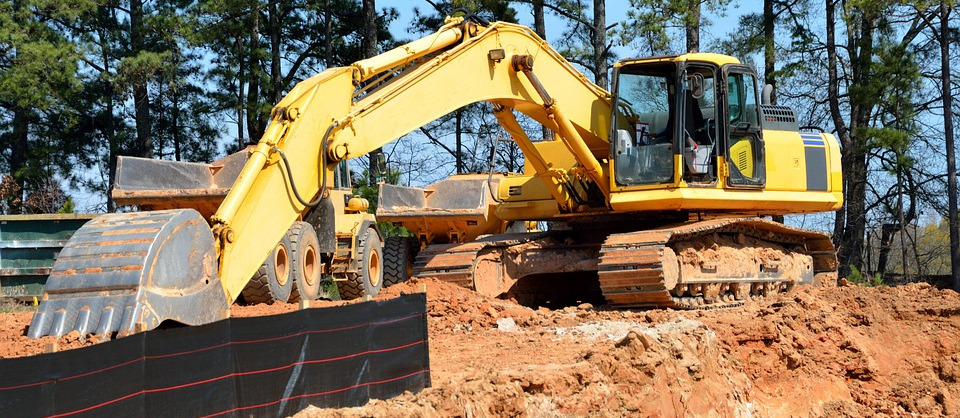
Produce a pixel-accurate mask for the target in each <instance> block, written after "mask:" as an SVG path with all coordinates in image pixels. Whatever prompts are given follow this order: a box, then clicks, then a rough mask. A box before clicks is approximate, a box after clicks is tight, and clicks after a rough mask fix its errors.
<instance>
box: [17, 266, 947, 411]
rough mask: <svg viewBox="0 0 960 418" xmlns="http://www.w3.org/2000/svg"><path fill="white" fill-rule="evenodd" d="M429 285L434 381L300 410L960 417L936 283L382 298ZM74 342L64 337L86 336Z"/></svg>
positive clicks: (20, 327) (270, 309)
mask: <svg viewBox="0 0 960 418" xmlns="http://www.w3.org/2000/svg"><path fill="white" fill-rule="evenodd" d="M423 289H426V291H427V305H428V311H429V317H428V326H429V333H430V355H431V377H432V381H433V387H431V388H428V389H426V390H424V391H423V392H421V393H419V394H416V395H413V394H405V395H402V396H399V397H397V398H394V399H389V400H374V401H372V402H370V403H369V404H367V405H365V406H363V407H360V408H344V409H332V410H320V409H316V408H310V409H307V410H304V411H302V412H301V413H300V414H299V416H307V417H368V416H372V417H394V416H409V417H421V416H429V417H433V416H464V417H468V416H469V417H493V416H582V415H590V416H678V415H695V416H760V417H765V416H821V417H835V416H864V415H895V416H903V415H915V416H958V415H960V339H958V337H957V336H958V335H960V295H958V294H957V293H956V292H953V291H949V290H938V289H936V288H933V287H931V286H929V285H924V284H909V285H904V286H897V287H879V288H868V287H859V286H846V287H838V288H809V287H804V288H801V289H798V290H796V291H793V292H791V293H788V294H782V295H778V296H777V297H775V298H772V299H770V300H761V301H750V302H747V303H746V304H745V305H744V306H741V307H737V308H732V309H720V310H709V311H697V312H681V311H670V310H655V311H619V310H606V309H605V308H604V307H602V306H601V307H593V306H591V305H589V304H583V305H580V306H575V307H567V308H564V309H557V310H549V309H544V308H541V309H530V308H527V307H524V306H520V305H518V304H516V303H514V302H513V301H510V300H499V299H490V298H485V297H482V296H479V295H477V294H476V293H474V292H472V291H469V290H467V289H464V288H461V287H459V286H456V285H452V284H448V283H444V282H440V281H437V280H433V279H424V280H412V281H410V282H407V283H403V284H400V285H397V286H394V287H392V288H389V289H386V290H384V292H383V293H382V294H381V295H380V296H378V299H387V298H392V297H396V296H398V295H400V294H402V293H415V292H420V291H422V290H423ZM344 303H349V302H314V303H312V304H311V306H334V305H340V304H344ZM297 308H298V306H297V305H296V304H274V305H258V306H250V307H242V306H238V307H235V308H234V310H233V312H232V315H233V316H237V317H239V316H253V315H268V314H276V313H283V312H288V311H291V310H294V309H297ZM0 319H2V321H0V357H11V356H18V355H29V354H37V353H40V352H42V351H43V348H44V345H45V343H46V341H47V340H40V341H33V340H29V339H27V338H26V337H25V332H26V327H27V325H28V324H29V321H30V313H29V312H20V313H11V314H2V315H0ZM74 337H75V338H72V339H68V342H61V344H60V348H61V349H65V348H72V347H75V346H82V345H86V344H90V343H89V342H82V341H79V339H78V338H76V337H78V336H74Z"/></svg>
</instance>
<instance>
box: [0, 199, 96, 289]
mask: <svg viewBox="0 0 960 418" xmlns="http://www.w3.org/2000/svg"><path fill="white" fill-rule="evenodd" d="M96 216H97V215H96V214H74V213H66V214H44V215H0V298H15V299H19V300H33V298H34V297H37V298H39V297H40V296H42V295H43V285H44V284H46V282H47V276H48V275H49V274H50V271H51V270H52V269H53V263H54V261H56V259H57V255H58V254H60V249H61V248H63V246H64V245H66V243H67V241H68V240H69V239H70V237H71V236H73V233H74V232H77V229H80V227H81V226H83V224H85V223H86V222H87V221H89V220H91V219H93V218H94V217H96Z"/></svg>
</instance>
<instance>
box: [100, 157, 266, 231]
mask: <svg viewBox="0 0 960 418" xmlns="http://www.w3.org/2000/svg"><path fill="white" fill-rule="evenodd" d="M248 151H249V150H248V149H244V150H240V151H239V152H236V153H233V154H230V155H228V156H226V157H224V158H221V159H219V160H217V161H214V162H212V163H210V164H201V163H191V162H184V161H169V160H155V159H151V158H139V157H124V156H119V157H117V174H116V177H115V178H114V185H113V191H112V192H111V195H112V196H113V200H114V202H116V203H117V204H118V205H137V206H139V207H140V210H141V211H146V210H164V209H186V208H191V209H196V210H197V211H198V212H200V214H201V215H203V217H204V218H205V219H210V216H212V215H213V213H214V212H216V211H217V208H218V207H220V203H221V202H223V199H224V198H225V197H226V196H227V192H229V191H230V187H231V186H233V182H234V181H236V179H237V176H238V175H239V174H240V170H242V169H243V165H244V163H246V162H247V159H248V156H249V152H248Z"/></svg>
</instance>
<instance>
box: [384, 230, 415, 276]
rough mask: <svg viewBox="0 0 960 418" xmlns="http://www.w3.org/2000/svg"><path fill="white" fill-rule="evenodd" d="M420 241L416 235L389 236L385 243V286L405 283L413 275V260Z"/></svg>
mask: <svg viewBox="0 0 960 418" xmlns="http://www.w3.org/2000/svg"><path fill="white" fill-rule="evenodd" d="M418 245H419V242H418V241H417V238H416V237H387V240H386V242H384V244H383V286H384V287H390V286H393V285H395V284H397V283H403V282H405V281H407V280H408V279H410V276H412V275H413V260H414V259H415V258H416V257H417V250H418V249H419V248H418Z"/></svg>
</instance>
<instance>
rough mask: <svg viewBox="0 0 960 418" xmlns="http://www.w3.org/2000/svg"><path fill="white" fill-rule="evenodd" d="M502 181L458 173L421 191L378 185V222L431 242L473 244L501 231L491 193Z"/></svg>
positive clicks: (498, 175) (484, 176)
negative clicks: (481, 238) (479, 238)
mask: <svg viewBox="0 0 960 418" xmlns="http://www.w3.org/2000/svg"><path fill="white" fill-rule="evenodd" d="M501 178H503V175H501V174H495V175H493V176H492V178H490V177H488V176H487V175H486V174H460V175H456V176H452V177H450V178H447V179H444V180H442V181H440V182H438V183H435V184H432V185H430V186H427V187H426V188H423V189H421V188H417V187H404V186H394V185H390V184H385V183H381V184H380V194H379V204H378V206H377V220H378V221H380V222H391V223H393V224H394V225H397V226H403V227H405V228H407V230H409V231H410V232H411V233H413V234H414V235H415V236H421V235H422V236H425V237H427V241H429V242H432V243H444V242H464V241H472V240H474V239H476V238H477V237H478V236H480V235H483V234H492V233H498V232H503V230H502V229H503V225H502V224H503V222H501V221H500V219H499V218H497V217H496V215H494V209H495V208H496V206H495V204H496V202H495V201H494V200H493V199H492V198H491V195H492V193H491V191H490V189H491V188H493V189H494V190H496V187H497V185H498V184H499V183H500V179H501Z"/></svg>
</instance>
